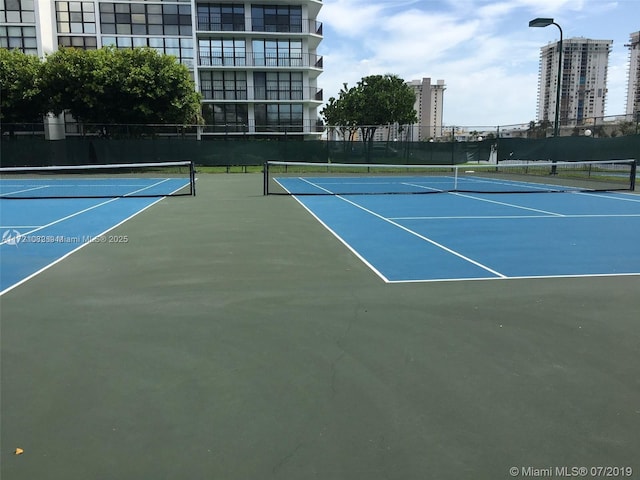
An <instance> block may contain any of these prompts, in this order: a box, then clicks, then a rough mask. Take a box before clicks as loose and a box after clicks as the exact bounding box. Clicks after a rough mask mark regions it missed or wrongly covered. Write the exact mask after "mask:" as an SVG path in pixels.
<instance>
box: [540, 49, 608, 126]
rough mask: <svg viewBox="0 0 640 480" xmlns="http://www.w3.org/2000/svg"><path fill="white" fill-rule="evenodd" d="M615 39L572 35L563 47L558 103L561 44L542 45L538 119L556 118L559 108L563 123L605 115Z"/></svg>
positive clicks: (583, 121) (561, 123)
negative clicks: (558, 99)
mask: <svg viewBox="0 0 640 480" xmlns="http://www.w3.org/2000/svg"><path fill="white" fill-rule="evenodd" d="M612 43H613V41H612V40H592V39H588V38H582V37H578V38H569V39H565V40H564V41H563V47H562V72H561V76H562V83H561V90H560V105H559V106H557V105H556V92H557V78H558V54H559V51H558V44H557V42H553V43H549V44H548V45H546V46H544V47H542V48H541V49H540V71H539V77H538V107H537V119H538V120H539V121H542V120H548V121H550V122H553V121H554V119H555V112H556V108H559V109H560V125H561V126H575V125H583V124H585V123H589V122H590V121H592V119H593V118H595V117H602V116H604V112H605V105H606V98H607V67H608V62H609V53H610V51H611V45H612Z"/></svg>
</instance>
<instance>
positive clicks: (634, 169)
mask: <svg viewBox="0 0 640 480" xmlns="http://www.w3.org/2000/svg"><path fill="white" fill-rule="evenodd" d="M637 169H638V160H634V161H633V162H632V163H631V184H630V185H629V187H630V188H629V190H631V191H632V192H633V191H635V189H636V172H637Z"/></svg>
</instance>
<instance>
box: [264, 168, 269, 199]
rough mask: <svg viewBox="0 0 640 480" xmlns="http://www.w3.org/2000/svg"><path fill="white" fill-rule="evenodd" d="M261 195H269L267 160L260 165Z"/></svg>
mask: <svg viewBox="0 0 640 480" xmlns="http://www.w3.org/2000/svg"><path fill="white" fill-rule="evenodd" d="M262 195H269V162H264V165H263V167H262Z"/></svg>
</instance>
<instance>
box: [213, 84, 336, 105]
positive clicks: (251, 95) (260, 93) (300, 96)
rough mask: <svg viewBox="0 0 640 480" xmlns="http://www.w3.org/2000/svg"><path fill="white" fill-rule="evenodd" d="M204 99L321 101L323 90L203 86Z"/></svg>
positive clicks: (313, 88) (311, 88)
mask: <svg viewBox="0 0 640 480" xmlns="http://www.w3.org/2000/svg"><path fill="white" fill-rule="evenodd" d="M201 93H202V97H203V99H204V100H227V101H243V100H248V101H255V100H264V101H270V100H271V101H283V100H284V101H293V102H295V101H302V102H308V101H316V102H321V101H322V97H323V92H322V89H321V88H316V87H308V88H301V89H294V88H292V89H289V90H268V89H267V88H266V87H253V89H248V90H210V89H202V88H201Z"/></svg>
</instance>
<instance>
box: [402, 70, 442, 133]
mask: <svg viewBox="0 0 640 480" xmlns="http://www.w3.org/2000/svg"><path fill="white" fill-rule="evenodd" d="M407 84H408V85H409V86H410V87H411V88H412V89H413V91H414V92H415V94H416V103H415V104H414V107H413V108H414V109H415V110H416V112H417V114H418V123H417V124H416V125H414V126H413V132H412V139H413V141H421V140H429V139H431V138H437V137H441V136H442V113H443V104H444V91H445V89H446V87H445V85H444V80H437V81H436V83H435V84H432V83H431V79H430V78H423V79H422V80H412V81H410V82H407Z"/></svg>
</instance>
